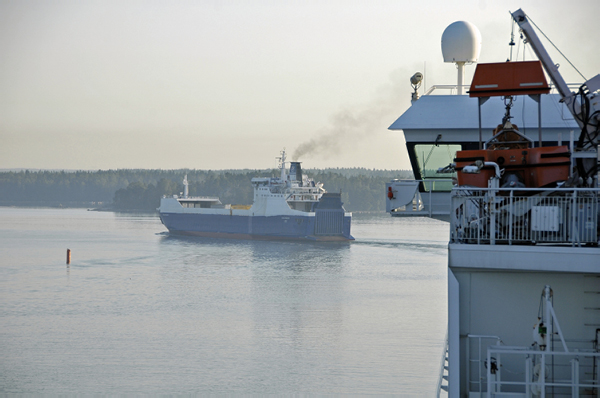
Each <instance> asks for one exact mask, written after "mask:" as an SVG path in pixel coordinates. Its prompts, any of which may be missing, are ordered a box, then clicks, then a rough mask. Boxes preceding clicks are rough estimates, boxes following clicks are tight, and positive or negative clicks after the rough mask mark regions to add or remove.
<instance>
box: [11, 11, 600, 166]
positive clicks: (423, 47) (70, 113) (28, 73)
mask: <svg viewBox="0 0 600 398" xmlns="http://www.w3.org/2000/svg"><path fill="white" fill-rule="evenodd" d="M518 8H523V10H524V11H525V12H526V13H527V14H529V15H530V16H531V18H532V19H533V20H534V21H535V22H536V24H537V25H538V26H539V27H540V28H541V29H542V30H543V31H544V32H545V33H546V35H548V36H549V37H550V39H551V40H552V41H553V42H554V43H555V44H556V45H557V46H558V47H559V48H560V49H561V50H562V52H563V53H564V54H565V55H566V56H567V57H568V58H569V59H570V60H571V61H572V62H573V63H574V64H575V65H576V66H577V68H578V69H579V70H580V71H581V73H583V74H584V75H585V77H586V78H588V79H589V78H591V77H593V76H594V75H596V74H597V73H600V51H599V46H598V35H597V32H596V27H597V26H598V22H599V21H598V18H599V16H600V1H597V0H570V1H566V0H520V1H519V0H515V1H512V0H511V1H497V0H495V1H492V0H463V1H449V0H435V1H427V0H423V1H420V2H418V3H417V2H416V1H406V0H395V1H377V0H368V1H367V0H365V1H353V0H346V1H342V0H339V1H326V0H323V1H319V0H306V1H291V0H290V1H275V0H271V1H267V0H264V1H250V0H248V1H219V0H213V1H120V0H119V1H106V0H103V1H85V0H84V1H53V0H45V1H27V0H18V1H7V0H0V169H2V168H44V169H116V168H169V169H171V168H184V167H186V168H196V169H225V168H267V167H275V166H276V164H277V163H276V160H275V157H276V156H278V154H279V152H280V151H281V150H282V149H283V148H286V150H287V152H288V153H289V155H290V157H291V155H292V154H293V153H294V151H295V150H296V149H297V148H299V147H300V146H301V145H303V144H306V143H312V144H313V145H310V147H312V148H315V150H316V151H315V152H314V153H312V154H310V153H309V154H306V155H304V156H302V157H301V158H300V160H301V161H303V166H304V167H307V168H311V167H367V168H378V169H392V168H393V169H396V168H409V165H408V161H407V157H406V154H405V149H404V141H403V138H402V136H401V134H399V133H398V132H392V131H389V130H387V127H388V126H389V125H390V124H391V123H392V122H393V121H394V120H395V119H396V118H397V117H398V116H399V115H400V114H401V113H402V112H403V111H404V110H405V109H406V108H407V107H408V106H409V104H410V101H409V100H410V93H411V91H412V90H411V87H410V83H409V78H410V76H411V75H412V74H413V73H414V72H416V71H421V72H424V73H425V78H426V85H427V86H431V85H434V84H455V83H456V69H455V66H454V65H453V64H445V63H443V59H442V55H441V45H440V43H441V36H442V33H443V31H444V29H445V28H446V27H447V26H448V25H449V24H451V23H452V22H455V21H458V20H466V21H469V22H471V23H473V24H475V25H476V26H477V27H478V28H479V30H480V31H481V34H482V38H483V46H482V52H481V57H480V62H502V61H504V60H506V58H507V56H508V54H509V47H508V42H509V40H510V32H511V19H510V15H509V11H514V10H516V9H518ZM517 38H518V36H517ZM522 47H523V46H522V45H521V48H522ZM548 47H549V45H548ZM550 53H551V55H552V56H553V59H554V62H557V63H560V64H561V69H560V71H561V73H562V74H563V76H564V77H565V80H567V82H574V83H577V82H582V81H583V79H582V78H580V77H579V75H577V73H576V72H575V71H574V70H573V69H572V68H570V66H569V65H568V64H567V62H566V61H565V60H564V59H561V58H560V57H558V56H557V55H556V52H554V51H550ZM528 59H532V56H529V57H528ZM473 70H474V67H473V66H470V67H467V82H470V76H472V72H473Z"/></svg>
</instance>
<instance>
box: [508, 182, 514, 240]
mask: <svg viewBox="0 0 600 398" xmlns="http://www.w3.org/2000/svg"><path fill="white" fill-rule="evenodd" d="M513 192H514V190H512V189H511V190H510V199H509V206H508V210H509V211H510V215H509V217H510V223H509V225H508V244H509V245H512V237H513V229H514V225H515V222H514V214H515V209H514V208H513V203H514V202H513Z"/></svg>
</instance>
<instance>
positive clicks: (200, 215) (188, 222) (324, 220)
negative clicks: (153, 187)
mask: <svg viewBox="0 0 600 398" xmlns="http://www.w3.org/2000/svg"><path fill="white" fill-rule="evenodd" d="M278 159H279V160H280V171H281V174H280V176H279V177H256V178H253V179H252V180H251V183H252V186H253V187H254V202H253V204H252V205H231V204H223V203H221V201H220V200H219V198H217V197H191V196H189V195H188V181H187V176H186V177H185V179H184V181H183V185H184V192H183V195H174V196H172V197H163V198H162V199H161V202H160V207H159V208H158V211H159V214H160V219H161V221H162V223H163V224H164V225H165V227H167V229H168V230H169V232H170V233H173V234H180V235H196V236H205V237H216V238H234V239H263V240H270V239H283V240H287V239H291V240H311V241H349V240H354V238H353V237H352V235H350V225H351V222H352V213H349V212H346V210H345V209H344V207H343V203H342V197H341V193H328V192H327V191H325V189H324V188H323V184H322V183H319V182H315V181H314V180H313V179H311V178H309V177H308V176H306V175H303V173H302V167H301V165H300V162H290V168H289V173H288V170H287V169H286V157H285V151H283V152H282V153H281V157H280V158H278Z"/></svg>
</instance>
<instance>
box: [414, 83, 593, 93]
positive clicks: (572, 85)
mask: <svg viewBox="0 0 600 398" xmlns="http://www.w3.org/2000/svg"><path fill="white" fill-rule="evenodd" d="M567 86H568V87H569V88H570V89H571V90H572V91H577V90H578V89H579V87H581V83H567ZM458 87H459V85H458V84H435V85H433V86H431V87H429V88H428V89H427V90H426V91H425V93H424V94H423V95H434V94H433V92H434V91H436V90H450V91H451V92H454V91H455V90H457V89H458ZM460 87H462V88H463V89H464V88H466V89H467V90H463V92H465V93H466V92H467V91H468V89H469V88H470V87H471V86H470V85H469V84H462V85H460ZM550 92H551V93H553V94H558V90H557V88H556V86H555V85H554V83H550Z"/></svg>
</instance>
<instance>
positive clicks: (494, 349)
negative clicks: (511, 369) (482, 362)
mask: <svg viewBox="0 0 600 398" xmlns="http://www.w3.org/2000/svg"><path fill="white" fill-rule="evenodd" d="M513 355H514V356H521V357H523V360H524V368H525V372H524V378H525V380H524V381H508V380H506V381H503V380H502V379H501V375H500V372H499V371H495V370H494V369H500V368H501V366H502V358H505V357H507V356H513ZM559 359H562V360H563V361H562V362H564V359H567V360H568V359H570V361H569V362H570V367H571V370H570V372H567V373H570V378H569V379H562V380H553V378H551V377H548V374H549V372H548V369H547V368H550V366H551V365H550V364H551V363H554V361H555V360H556V361H558V360H559ZM494 360H495V361H496V364H497V366H496V367H492V366H487V369H486V381H487V396H488V397H494V396H495V395H498V396H500V395H501V394H499V393H501V392H502V390H503V387H508V388H509V389H510V390H511V391H520V392H524V395H522V396H523V397H527V398H531V397H533V396H536V397H538V396H539V397H541V398H545V397H546V394H547V391H546V390H549V391H548V393H550V391H554V393H552V396H556V395H557V394H559V395H561V396H563V395H565V396H570V397H574V398H577V397H579V395H580V393H581V389H587V391H585V392H584V393H585V394H586V395H589V394H590V393H591V392H593V390H594V389H595V390H596V391H595V392H596V394H600V391H599V389H600V367H599V366H597V363H598V361H599V360H600V352H590V351H571V352H564V351H538V350H532V349H529V348H526V347H509V346H490V347H488V349H487V363H488V364H490V363H492V362H493V361H494ZM586 361H587V362H586ZM594 361H595V362H596V365H595V366H594V365H592V363H593V362H594ZM534 362H536V364H535V365H534ZM580 362H586V363H585V364H583V365H582V364H580ZM565 365H566V366H569V364H568V363H565ZM555 366H556V365H555ZM582 368H583V369H584V371H582ZM592 369H593V370H595V371H594V373H592V374H591V377H592V378H591V379H583V380H582V375H589V370H592ZM585 370H587V371H585ZM494 371H495V372H496V373H493V372H494ZM541 375H545V376H544V377H541ZM584 377H585V376H584ZM588 377H589V376H588ZM547 379H549V380H547ZM505 390H506V388H505Z"/></svg>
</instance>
